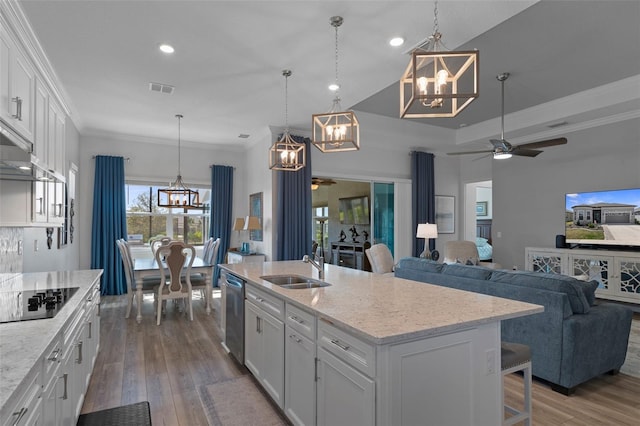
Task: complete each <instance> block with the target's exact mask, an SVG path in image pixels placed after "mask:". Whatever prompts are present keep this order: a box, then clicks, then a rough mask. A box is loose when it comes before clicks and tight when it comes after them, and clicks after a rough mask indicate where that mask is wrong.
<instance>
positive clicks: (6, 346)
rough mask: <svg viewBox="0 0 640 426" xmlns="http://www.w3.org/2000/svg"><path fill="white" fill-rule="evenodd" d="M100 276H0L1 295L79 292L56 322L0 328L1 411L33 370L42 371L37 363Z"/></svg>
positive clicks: (91, 273) (86, 272) (72, 273)
mask: <svg viewBox="0 0 640 426" xmlns="http://www.w3.org/2000/svg"><path fill="white" fill-rule="evenodd" d="M101 275H102V270H101V269H92V270H81V271H61V272H33V273H25V274H0V293H3V292H14V291H20V290H25V291H26V290H49V289H58V288H66V287H78V288H79V289H78V291H77V292H76V294H74V295H73V296H72V297H71V298H70V299H69V300H68V302H67V303H66V304H65V305H64V306H63V307H62V309H60V311H59V312H58V313H57V314H56V316H55V317H53V318H46V319H37V320H29V321H18V322H9V323H3V324H0V411H3V410H4V407H5V404H7V402H8V401H9V400H10V398H11V396H12V395H13V393H14V391H15V390H16V389H17V388H18V387H19V386H20V384H21V382H22V381H23V380H24V378H25V377H27V375H28V374H29V373H30V372H31V371H32V369H33V368H41V364H39V363H38V360H39V359H40V357H42V355H43V354H44V351H45V350H46V349H47V347H48V346H49V345H50V344H51V343H52V342H53V340H54V339H55V337H56V336H57V335H58V334H59V333H60V332H61V331H62V329H63V328H64V327H65V326H66V325H67V323H68V322H69V321H71V319H72V317H73V314H74V313H75V312H76V311H77V309H78V308H79V306H80V305H81V304H82V303H83V302H84V301H85V299H86V297H87V295H88V294H89V292H90V291H91V290H92V289H93V288H94V285H96V284H98V283H99V278H100V276H101ZM1 296H2V294H0V297H1ZM36 364H37V365H36Z"/></svg>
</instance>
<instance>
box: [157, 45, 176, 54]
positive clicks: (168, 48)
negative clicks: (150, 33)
mask: <svg viewBox="0 0 640 426" xmlns="http://www.w3.org/2000/svg"><path fill="white" fill-rule="evenodd" d="M160 51H161V52H163V53H173V52H175V49H174V48H173V46H171V45H170V44H161V45H160Z"/></svg>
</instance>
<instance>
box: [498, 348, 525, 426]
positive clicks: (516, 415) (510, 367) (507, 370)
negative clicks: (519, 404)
mask: <svg viewBox="0 0 640 426" xmlns="http://www.w3.org/2000/svg"><path fill="white" fill-rule="evenodd" d="M500 367H501V370H502V379H503V387H502V404H503V405H504V411H503V413H502V424H503V425H504V426H510V425H514V424H516V423H519V422H521V421H523V420H524V421H525V422H524V424H525V425H526V426H531V350H530V349H529V346H527V345H522V344H520V343H511V342H502V345H501V363H500ZM516 371H522V376H523V377H522V378H523V381H524V404H523V409H522V411H520V410H516V409H515V408H513V407H510V406H508V405H507V404H506V403H505V401H504V377H505V376H506V375H507V374H511V373H515V372H516ZM507 413H509V414H512V415H513V416H512V417H509V418H508V419H507V418H506V414H507Z"/></svg>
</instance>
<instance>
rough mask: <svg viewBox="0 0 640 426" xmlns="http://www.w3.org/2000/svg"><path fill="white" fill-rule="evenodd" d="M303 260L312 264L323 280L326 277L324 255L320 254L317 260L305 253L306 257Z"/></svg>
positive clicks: (319, 277)
mask: <svg viewBox="0 0 640 426" xmlns="http://www.w3.org/2000/svg"><path fill="white" fill-rule="evenodd" d="M302 261H303V262H304V263H310V264H312V265H313V266H314V267H315V268H316V269H317V270H318V279H321V280H323V279H324V257H322V256H320V258H319V259H318V261H317V262H316V261H315V260H313V259H312V258H310V257H309V255H306V254H305V255H304V257H303V258H302Z"/></svg>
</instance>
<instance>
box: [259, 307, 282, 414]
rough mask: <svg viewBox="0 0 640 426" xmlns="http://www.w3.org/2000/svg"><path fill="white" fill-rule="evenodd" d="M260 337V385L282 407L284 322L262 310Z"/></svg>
mask: <svg viewBox="0 0 640 426" xmlns="http://www.w3.org/2000/svg"><path fill="white" fill-rule="evenodd" d="M260 335H261V338H262V350H263V359H262V385H263V386H264V388H265V389H266V391H267V392H268V393H269V395H271V397H272V398H273V400H274V401H275V403H276V404H278V406H279V407H280V408H283V407H284V323H283V322H282V321H280V320H278V319H276V318H274V317H273V316H271V315H269V314H267V313H266V312H263V313H262V315H261V316H260Z"/></svg>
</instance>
